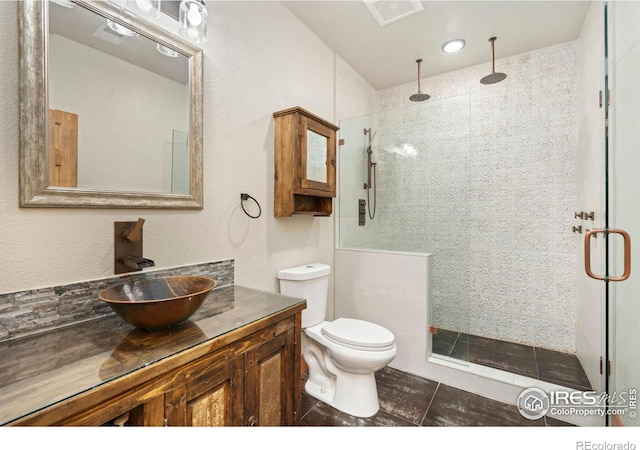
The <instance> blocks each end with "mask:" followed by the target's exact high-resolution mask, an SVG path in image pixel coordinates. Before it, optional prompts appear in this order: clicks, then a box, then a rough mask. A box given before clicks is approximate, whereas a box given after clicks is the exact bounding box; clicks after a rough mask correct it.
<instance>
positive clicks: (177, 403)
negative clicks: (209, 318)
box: [165, 351, 244, 427]
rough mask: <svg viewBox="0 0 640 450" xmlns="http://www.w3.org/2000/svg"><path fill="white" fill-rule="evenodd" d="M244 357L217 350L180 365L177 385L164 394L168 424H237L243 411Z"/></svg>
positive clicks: (201, 425) (241, 417)
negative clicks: (183, 366) (182, 366)
mask: <svg viewBox="0 0 640 450" xmlns="http://www.w3.org/2000/svg"><path fill="white" fill-rule="evenodd" d="M243 366H244V360H243V358H242V356H241V355H240V356H235V357H232V358H230V359H229V353H228V352H226V351H225V352H218V353H216V354H214V355H211V356H207V357H204V358H202V359H201V360H199V361H196V362H195V363H192V364H189V365H188V366H187V367H185V368H183V369H180V370H179V371H178V373H176V374H175V375H174V377H175V378H176V379H177V381H179V386H178V387H177V388H175V389H173V390H171V391H170V392H168V393H167V394H166V395H165V417H166V421H167V425H170V426H194V427H205V426H238V425H242V424H243V417H244V416H243V413H244V398H243V392H244V391H243V386H244V367H243Z"/></svg>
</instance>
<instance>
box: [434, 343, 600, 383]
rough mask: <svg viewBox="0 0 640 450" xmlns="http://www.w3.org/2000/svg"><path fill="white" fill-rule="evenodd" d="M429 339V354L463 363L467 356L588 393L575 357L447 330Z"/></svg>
mask: <svg viewBox="0 0 640 450" xmlns="http://www.w3.org/2000/svg"><path fill="white" fill-rule="evenodd" d="M432 336H433V341H432V342H433V353H436V354H438V355H444V356H450V357H452V358H456V359H463V360H466V359H467V354H468V360H469V362H472V363H476V364H482V365H484V366H488V367H493V368H495V369H501V370H506V371H508V372H512V373H517V374H519V375H524V376H528V377H531V378H535V379H538V380H542V381H547V382H550V383H554V384H558V385H561V386H567V387H570V388H574V389H578V390H588V391H590V390H591V384H590V383H589V380H588V378H587V376H586V374H585V373H584V369H583V368H582V365H581V364H580V361H579V360H578V358H577V357H576V356H575V355H572V354H568V353H561V352H556V351H553V350H547V349H544V348H539V347H532V346H530V345H522V344H515V343H512V342H505V341H498V340H495V339H488V338H484V337H480V336H474V335H468V334H465V333H458V332H455V331H448V330H438V332H437V333H436V334H433V335H432Z"/></svg>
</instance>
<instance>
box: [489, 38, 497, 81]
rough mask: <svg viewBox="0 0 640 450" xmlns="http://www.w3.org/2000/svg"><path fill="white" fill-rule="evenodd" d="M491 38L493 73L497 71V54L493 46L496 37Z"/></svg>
mask: <svg viewBox="0 0 640 450" xmlns="http://www.w3.org/2000/svg"><path fill="white" fill-rule="evenodd" d="M489 40H490V41H491V73H496V54H495V50H494V48H493V46H494V42H495V41H496V38H494V37H492V38H491V39H489Z"/></svg>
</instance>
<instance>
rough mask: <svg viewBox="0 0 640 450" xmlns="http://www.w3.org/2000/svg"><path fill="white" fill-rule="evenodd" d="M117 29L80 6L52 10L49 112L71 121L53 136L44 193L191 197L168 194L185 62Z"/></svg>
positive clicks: (184, 99) (184, 112)
mask: <svg viewBox="0 0 640 450" xmlns="http://www.w3.org/2000/svg"><path fill="white" fill-rule="evenodd" d="M116 25H117V24H115V23H114V22H113V21H110V20H107V19H106V18H105V17H103V16H101V15H99V14H96V13H94V12H92V11H90V10H88V9H85V8H82V7H80V6H76V7H74V8H65V7H63V6H60V5H58V4H56V3H50V5H49V77H48V81H49V84H48V92H49V110H50V111H52V110H53V111H56V114H58V115H64V116H73V117H74V118H75V121H73V122H71V123H69V124H68V125H65V124H66V123H67V122H70V121H67V122H55V126H54V128H53V129H52V131H53V137H54V139H51V134H50V139H49V164H50V167H51V171H50V173H52V174H54V176H53V177H51V178H50V179H49V186H67V187H78V188H80V189H91V190H100V191H104V190H107V191H125V192H150V193H180V194H184V193H188V191H187V192H185V191H184V189H181V190H180V191H179V192H175V191H173V190H172V176H173V175H174V174H175V172H176V171H177V170H178V168H175V167H173V164H172V163H173V150H174V147H175V146H176V145H177V143H175V142H173V137H174V135H175V134H176V133H179V135H180V136H181V138H182V137H183V136H185V135H187V134H188V129H189V59H188V58H186V57H185V56H184V55H181V54H179V53H177V52H173V54H172V56H168V54H167V50H169V51H170V52H171V50H170V49H167V48H166V47H163V50H164V52H163V53H161V52H160V51H158V44H157V43H156V42H155V41H153V40H151V39H148V38H146V37H144V36H141V35H139V34H137V33H136V32H135V31H133V30H130V29H129V28H127V27H125V26H124V25H117V26H116ZM50 114H51V112H50ZM50 124H51V121H50ZM50 127H51V125H50ZM56 136H62V138H61V139H57V138H56ZM73 137H75V138H76V140H74V139H73ZM179 161H180V163H181V166H180V167H181V169H182V170H185V169H187V170H188V166H187V165H186V164H184V161H183V159H179ZM74 165H76V166H77V167H75V166H74ZM69 172H73V173H74V174H77V177H76V178H75V180H71V177H70V176H68V175H67V173H69ZM175 175H177V176H179V177H180V178H182V179H184V178H188V172H187V173H186V174H175ZM73 181H75V183H74V182H73Z"/></svg>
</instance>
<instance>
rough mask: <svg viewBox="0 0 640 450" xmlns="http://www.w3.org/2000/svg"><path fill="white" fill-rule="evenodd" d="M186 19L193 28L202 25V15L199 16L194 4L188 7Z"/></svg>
mask: <svg viewBox="0 0 640 450" xmlns="http://www.w3.org/2000/svg"><path fill="white" fill-rule="evenodd" d="M187 19H189V23H190V24H191V25H193V26H194V27H199V26H200V24H201V23H202V14H200V11H198V5H196V4H195V3H192V4H191V5H189V12H188V13H187Z"/></svg>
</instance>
